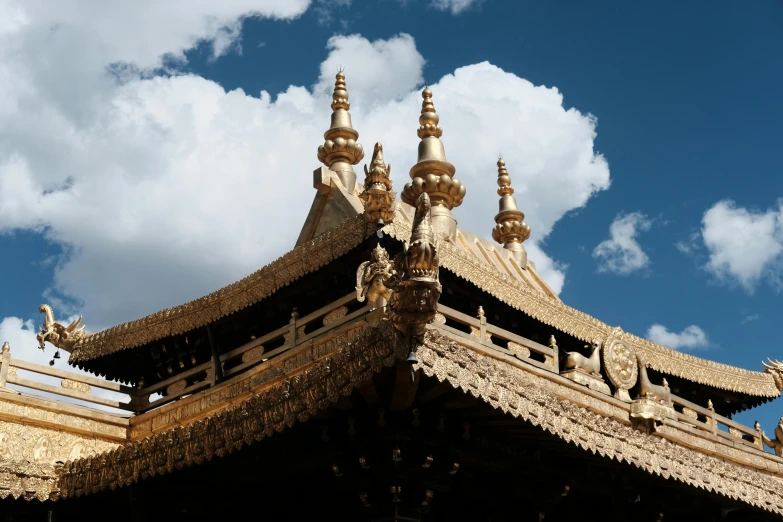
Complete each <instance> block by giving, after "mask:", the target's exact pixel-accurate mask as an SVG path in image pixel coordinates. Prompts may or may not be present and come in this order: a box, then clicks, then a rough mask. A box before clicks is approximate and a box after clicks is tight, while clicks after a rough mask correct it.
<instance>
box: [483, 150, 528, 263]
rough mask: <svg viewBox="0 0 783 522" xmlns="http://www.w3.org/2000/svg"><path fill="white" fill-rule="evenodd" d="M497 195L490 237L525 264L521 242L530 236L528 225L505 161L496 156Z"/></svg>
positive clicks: (525, 258) (517, 260) (524, 253)
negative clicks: (518, 205)
mask: <svg viewBox="0 0 783 522" xmlns="http://www.w3.org/2000/svg"><path fill="white" fill-rule="evenodd" d="M498 187H499V188H498V195H499V196H500V205H499V210H498V213H497V215H496V216H495V223H497V225H495V228H493V229H492V239H494V240H495V241H497V242H498V243H501V244H502V245H503V248H505V249H506V250H508V251H510V252H511V256H512V257H513V258H514V260H515V261H516V262H517V263H519V266H521V267H522V268H525V267H526V266H527V252H526V251H525V247H524V246H522V242H523V241H525V240H526V239H527V238H528V237H530V227H529V226H528V224H527V223H525V214H524V213H523V212H522V211H521V210H519V208H518V207H517V201H516V199H514V196H513V194H514V189H513V188H512V187H511V177H510V176H509V175H508V170H506V162H505V161H503V158H498Z"/></svg>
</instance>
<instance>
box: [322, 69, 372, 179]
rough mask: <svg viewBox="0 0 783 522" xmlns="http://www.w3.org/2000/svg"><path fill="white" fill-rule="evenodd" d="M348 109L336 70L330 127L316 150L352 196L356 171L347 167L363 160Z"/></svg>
mask: <svg viewBox="0 0 783 522" xmlns="http://www.w3.org/2000/svg"><path fill="white" fill-rule="evenodd" d="M350 108H351V103H350V102H349V101H348V89H347V87H346V85H345V73H343V72H342V71H340V72H338V73H337V76H336V77H335V82H334V93H333V94H332V124H331V125H330V126H329V130H327V131H326V132H325V133H324V140H325V141H324V144H323V145H321V146H320V147H318V160H319V161H321V162H322V163H323V164H324V165H326V166H327V167H328V168H329V170H332V171H334V172H336V173H337V177H339V178H340V181H342V183H343V186H345V188H346V190H347V191H348V192H349V193H351V194H353V191H354V188H356V172H354V170H353V167H352V166H351V165H356V164H358V163H359V162H360V161H361V160H362V158H364V149H363V148H362V146H361V144H359V143H357V142H356V140H357V139H358V138H359V133H358V132H357V131H356V130H355V129H354V128H353V125H352V123H351V113H349V112H348V110H349V109H350Z"/></svg>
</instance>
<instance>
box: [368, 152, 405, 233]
mask: <svg viewBox="0 0 783 522" xmlns="http://www.w3.org/2000/svg"><path fill="white" fill-rule="evenodd" d="M390 173H391V165H386V163H385V162H384V161H383V145H381V144H380V143H376V144H375V149H374V150H373V154H372V161H371V162H370V168H369V169H368V168H367V165H365V166H364V192H362V193H361V194H359V199H361V200H362V203H363V204H364V215H365V216H366V217H367V219H368V220H369V221H370V222H371V223H375V224H376V226H377V227H378V228H379V229H380V228H383V226H385V225H386V224H388V223H391V222H392V221H393V220H394V198H395V197H396V196H397V195H396V194H395V193H394V192H392V182H391V178H390V177H389V175H390Z"/></svg>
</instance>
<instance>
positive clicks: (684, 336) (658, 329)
mask: <svg viewBox="0 0 783 522" xmlns="http://www.w3.org/2000/svg"><path fill="white" fill-rule="evenodd" d="M647 338H648V339H649V340H651V341H652V342H654V343H658V344H662V345H663V346H667V347H669V348H671V349H672V350H680V349H682V348H686V349H687V348H704V347H706V346H708V345H709V341H708V340H707V334H706V333H705V332H704V330H702V329H701V328H699V327H698V326H696V325H695V324H692V325H690V326H688V327H687V328H685V329H684V330H683V331H682V332H680V333H674V332H670V331H669V330H668V329H666V327H665V326H663V325H660V324H654V325H652V326H651V327H650V328H649V330H647Z"/></svg>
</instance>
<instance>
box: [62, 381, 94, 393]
mask: <svg viewBox="0 0 783 522" xmlns="http://www.w3.org/2000/svg"><path fill="white" fill-rule="evenodd" d="M60 386H62V387H63V388H65V389H66V390H75V391H80V392H82V393H90V391H91V390H92V388H90V385H89V384H87V383H84V382H79V381H74V380H71V379H63V380H62V382H61V383H60Z"/></svg>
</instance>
